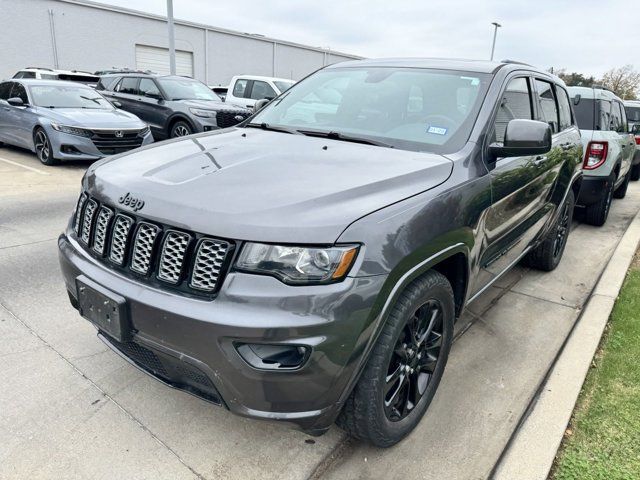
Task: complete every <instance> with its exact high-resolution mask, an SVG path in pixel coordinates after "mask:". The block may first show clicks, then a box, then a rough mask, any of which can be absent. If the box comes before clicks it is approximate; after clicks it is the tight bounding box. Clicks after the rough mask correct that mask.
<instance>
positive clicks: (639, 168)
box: [631, 164, 640, 181]
mask: <svg viewBox="0 0 640 480" xmlns="http://www.w3.org/2000/svg"><path fill="white" fill-rule="evenodd" d="M631 180H633V181H636V180H640V164H638V165H634V166H633V167H631Z"/></svg>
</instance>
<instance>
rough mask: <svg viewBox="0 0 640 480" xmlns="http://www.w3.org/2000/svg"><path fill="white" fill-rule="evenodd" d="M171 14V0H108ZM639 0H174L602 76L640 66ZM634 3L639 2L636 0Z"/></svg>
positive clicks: (193, 13)
mask: <svg viewBox="0 0 640 480" xmlns="http://www.w3.org/2000/svg"><path fill="white" fill-rule="evenodd" d="M103 1H104V2H105V3H111V4H113V5H119V6H123V7H127V8H132V9H136V10H142V11H146V12H151V13H156V14H162V15H164V14H166V10H165V8H166V2H165V1H164V0H103ZM637 2H638V0H604V1H603V0H536V1H531V0H530V1H524V0H511V1H509V0H453V1H449V2H446V1H435V0H396V1H389V0H385V1H378V0H367V1H365V0H340V1H338V0H313V1H312V0H269V1H264V0H243V1H241V2H240V1H216V0H174V2H173V3H174V15H175V17H176V18H177V19H178V18H179V19H184V20H191V21H195V22H199V23H206V24H209V25H213V26H217V27H223V28H229V29H233V30H239V31H241V32H249V33H259V34H263V35H266V36H270V37H275V38H279V39H283V40H289V41H293V42H298V43H304V44H308V45H314V46H323V47H331V48H332V49H334V50H340V51H343V52H347V53H352V54H356V55H362V56H365V57H389V56H402V57H406V56H425V57H457V58H489V56H490V53H491V39H492V35H493V32H492V29H493V26H492V25H491V22H493V21H497V22H499V23H501V24H502V25H503V26H502V28H501V29H500V30H499V32H498V41H497V44H496V55H495V58H496V59H504V58H510V59H515V60H520V61H524V62H527V63H531V64H533V65H537V66H539V67H543V68H548V67H550V66H553V67H555V68H562V67H564V68H567V69H568V70H569V71H578V72H581V73H584V74H592V75H595V76H600V75H601V74H602V73H603V72H605V71H606V70H609V69H610V68H613V67H618V66H622V65H625V64H628V63H631V64H634V67H635V68H636V69H640V53H638V52H639V50H638V45H640V17H639V16H638V3H637ZM634 5H635V6H634Z"/></svg>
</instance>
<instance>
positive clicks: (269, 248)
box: [236, 243, 358, 285]
mask: <svg viewBox="0 0 640 480" xmlns="http://www.w3.org/2000/svg"><path fill="white" fill-rule="evenodd" d="M357 253H358V247H357V246H355V245H346V246H337V247H327V248H322V247H318V248H310V247H293V246H285V245H267V244H264V243H247V244H245V245H244V247H243V248H242V252H240V256H239V257H238V260H237V262H236V269H238V270H242V271H245V272H250V273H261V274H265V275H272V276H274V277H277V278H279V279H280V280H282V281H283V282H284V283H287V284H291V285H309V284H319V283H332V282H337V281H340V280H342V279H343V278H344V277H345V276H346V275H347V273H349V269H350V268H351V266H352V265H353V261H354V259H355V258H356V254H357Z"/></svg>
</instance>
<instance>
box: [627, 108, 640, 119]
mask: <svg viewBox="0 0 640 480" xmlns="http://www.w3.org/2000/svg"><path fill="white" fill-rule="evenodd" d="M624 111H625V113H626V114H627V121H629V122H640V107H624Z"/></svg>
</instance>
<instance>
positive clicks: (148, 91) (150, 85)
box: [138, 78, 160, 98]
mask: <svg viewBox="0 0 640 480" xmlns="http://www.w3.org/2000/svg"><path fill="white" fill-rule="evenodd" d="M138 89H139V90H140V95H146V96H149V97H155V98H160V90H158V87H157V86H156V82H154V81H153V80H151V79H150V78H142V79H140V87H139V88H138Z"/></svg>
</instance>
